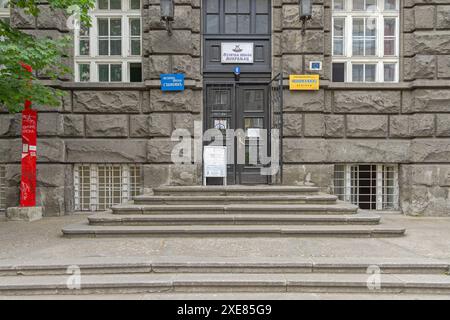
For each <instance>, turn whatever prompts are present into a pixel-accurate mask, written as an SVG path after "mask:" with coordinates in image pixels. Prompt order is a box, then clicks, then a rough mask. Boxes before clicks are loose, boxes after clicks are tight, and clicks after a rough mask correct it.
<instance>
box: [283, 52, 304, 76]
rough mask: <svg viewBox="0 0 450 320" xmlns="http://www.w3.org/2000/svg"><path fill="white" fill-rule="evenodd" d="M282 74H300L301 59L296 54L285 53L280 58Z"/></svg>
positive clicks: (301, 67)
mask: <svg viewBox="0 0 450 320" xmlns="http://www.w3.org/2000/svg"><path fill="white" fill-rule="evenodd" d="M282 63H283V74H285V75H289V74H300V73H302V70H303V59H302V56H301V55H298V54H285V55H283V58H282Z"/></svg>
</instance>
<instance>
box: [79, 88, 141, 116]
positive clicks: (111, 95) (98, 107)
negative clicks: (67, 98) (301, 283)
mask: <svg viewBox="0 0 450 320" xmlns="http://www.w3.org/2000/svg"><path fill="white" fill-rule="evenodd" d="M73 104H74V105H73V111H74V112H95V113H138V112H139V110H140V94H139V91H74V92H73Z"/></svg>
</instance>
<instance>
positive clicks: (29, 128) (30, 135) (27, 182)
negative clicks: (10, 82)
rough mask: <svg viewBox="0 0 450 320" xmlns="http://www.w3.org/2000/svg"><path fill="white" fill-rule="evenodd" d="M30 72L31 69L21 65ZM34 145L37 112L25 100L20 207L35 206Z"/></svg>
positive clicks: (35, 140) (35, 141)
mask: <svg viewBox="0 0 450 320" xmlns="http://www.w3.org/2000/svg"><path fill="white" fill-rule="evenodd" d="M22 67H23V68H25V69H26V70H27V71H28V72H31V71H32V70H31V67H30V66H28V65H25V64H23V63H22ZM36 143H37V111H35V110H32V109H31V101H30V100H28V99H27V100H25V109H24V110H23V111H22V178H21V181H20V206H21V207H34V206H36Z"/></svg>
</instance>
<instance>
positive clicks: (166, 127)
mask: <svg viewBox="0 0 450 320" xmlns="http://www.w3.org/2000/svg"><path fill="white" fill-rule="evenodd" d="M148 121H149V122H148V132H149V134H150V135H151V136H159V137H168V136H170V135H171V134H172V117H171V115H170V114H167V113H152V114H151V115H150V116H149V119H148Z"/></svg>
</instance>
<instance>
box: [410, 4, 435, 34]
mask: <svg viewBox="0 0 450 320" xmlns="http://www.w3.org/2000/svg"><path fill="white" fill-rule="evenodd" d="M414 23H415V26H416V29H433V28H434V6H416V7H414Z"/></svg>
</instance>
